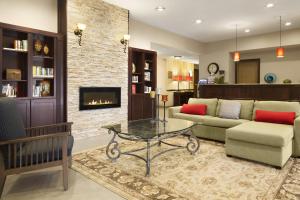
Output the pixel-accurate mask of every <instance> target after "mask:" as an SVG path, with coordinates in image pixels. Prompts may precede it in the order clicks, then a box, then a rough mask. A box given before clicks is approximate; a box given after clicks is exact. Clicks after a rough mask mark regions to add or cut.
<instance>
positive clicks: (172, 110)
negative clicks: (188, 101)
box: [168, 106, 182, 118]
mask: <svg viewBox="0 0 300 200" xmlns="http://www.w3.org/2000/svg"><path fill="white" fill-rule="evenodd" d="M181 108H182V106H174V107H170V108H169V109H168V113H169V118H174V114H175V113H180V109H181Z"/></svg>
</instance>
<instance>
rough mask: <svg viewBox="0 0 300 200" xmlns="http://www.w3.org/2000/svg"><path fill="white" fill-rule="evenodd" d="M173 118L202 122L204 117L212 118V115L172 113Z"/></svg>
mask: <svg viewBox="0 0 300 200" xmlns="http://www.w3.org/2000/svg"><path fill="white" fill-rule="evenodd" d="M173 118H177V119H185V120H190V121H193V122H203V120H204V119H206V118H212V116H209V115H191V114H185V113H175V114H174V115H173Z"/></svg>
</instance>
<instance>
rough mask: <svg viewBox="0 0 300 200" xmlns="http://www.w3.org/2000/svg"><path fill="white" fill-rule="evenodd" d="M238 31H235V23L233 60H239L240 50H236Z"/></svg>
mask: <svg viewBox="0 0 300 200" xmlns="http://www.w3.org/2000/svg"><path fill="white" fill-rule="evenodd" d="M237 49H238V31H237V24H236V25H235V52H234V54H233V61H234V62H239V61H240V58H241V55H240V52H238V50H237Z"/></svg>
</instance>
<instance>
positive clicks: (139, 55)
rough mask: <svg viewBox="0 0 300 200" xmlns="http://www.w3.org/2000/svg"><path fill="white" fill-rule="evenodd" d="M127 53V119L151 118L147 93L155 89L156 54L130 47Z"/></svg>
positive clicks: (150, 105)
mask: <svg viewBox="0 0 300 200" xmlns="http://www.w3.org/2000/svg"><path fill="white" fill-rule="evenodd" d="M128 51H129V52H128V119H129V120H138V119H146V118H151V116H152V101H151V98H150V95H149V92H150V91H154V90H155V89H156V82H157V81H156V70H157V53H156V52H155V51H149V50H144V49H137V48H131V47H130V48H129V50H128ZM153 112H154V114H155V109H154V110H153Z"/></svg>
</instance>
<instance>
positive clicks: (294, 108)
mask: <svg viewBox="0 0 300 200" xmlns="http://www.w3.org/2000/svg"><path fill="white" fill-rule="evenodd" d="M256 110H268V111H275V112H295V113H296V116H297V117H298V116H299V115H300V104H299V102H287V101H255V103H254V109H253V116H252V119H253V120H254V119H255V111H256Z"/></svg>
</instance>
